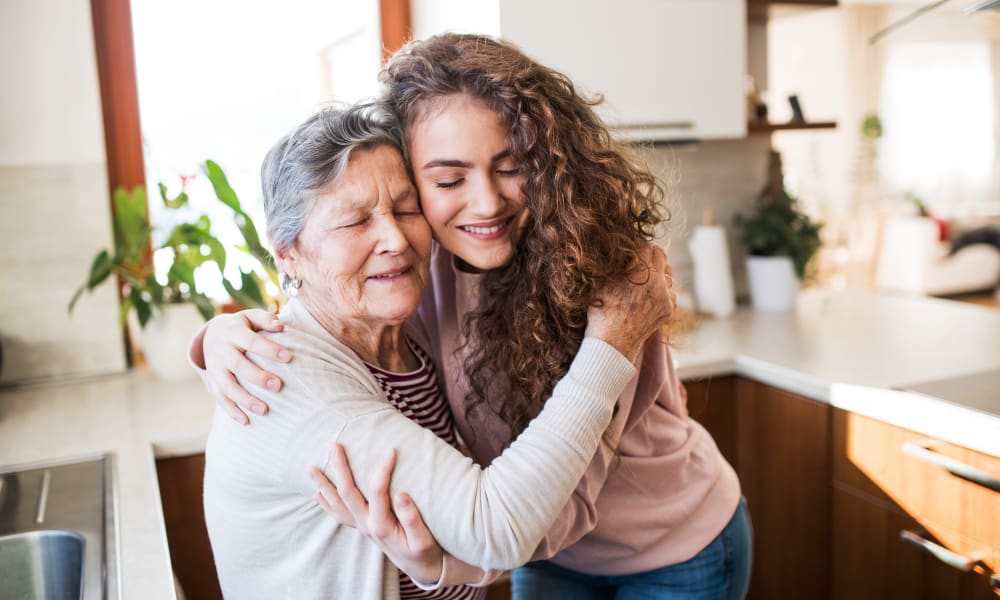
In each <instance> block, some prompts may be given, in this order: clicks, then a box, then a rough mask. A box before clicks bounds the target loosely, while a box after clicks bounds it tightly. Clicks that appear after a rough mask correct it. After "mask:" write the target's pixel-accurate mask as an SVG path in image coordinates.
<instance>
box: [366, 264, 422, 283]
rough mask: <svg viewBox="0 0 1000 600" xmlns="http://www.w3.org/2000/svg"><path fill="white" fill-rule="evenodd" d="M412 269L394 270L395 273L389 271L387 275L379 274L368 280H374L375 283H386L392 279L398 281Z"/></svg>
mask: <svg viewBox="0 0 1000 600" xmlns="http://www.w3.org/2000/svg"><path fill="white" fill-rule="evenodd" d="M412 270H413V269H412V268H411V267H403V268H401V269H396V270H395V271H390V272H388V273H380V274H378V275H372V276H371V277H369V278H368V279H374V280H376V281H386V280H392V279H398V278H400V277H403V276H404V275H409V274H410V271H412Z"/></svg>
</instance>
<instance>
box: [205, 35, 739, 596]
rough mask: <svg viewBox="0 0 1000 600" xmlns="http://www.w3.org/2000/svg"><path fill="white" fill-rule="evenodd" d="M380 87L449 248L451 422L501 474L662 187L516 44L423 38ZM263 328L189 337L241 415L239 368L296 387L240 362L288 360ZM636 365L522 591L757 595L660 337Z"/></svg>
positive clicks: (734, 514)
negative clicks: (505, 457) (250, 357)
mask: <svg viewBox="0 0 1000 600" xmlns="http://www.w3.org/2000/svg"><path fill="white" fill-rule="evenodd" d="M383 81H384V83H385V84H386V86H387V88H386V91H385V100H386V102H387V103H388V104H389V106H390V107H391V108H392V109H393V110H394V111H395V112H396V114H397V115H398V116H399V118H400V120H401V122H402V124H403V127H404V132H405V137H406V143H407V149H408V154H409V160H410V166H411V169H412V173H413V178H414V181H415V183H416V185H417V188H418V191H419V193H420V197H421V205H422V209H423V212H424V215H425V216H426V218H427V220H428V222H429V223H430V225H431V228H432V230H433V232H434V236H435V239H436V241H437V245H436V246H435V248H434V250H433V252H432V256H431V285H430V287H429V289H428V294H426V295H425V297H424V299H423V302H422V304H421V308H420V316H421V320H422V322H423V325H424V327H425V328H426V329H427V331H428V333H429V334H430V335H429V336H430V338H431V345H432V351H433V355H434V358H435V360H436V362H437V364H438V366H439V368H440V369H441V371H442V382H443V385H444V389H445V392H446V395H447V397H448V401H449V403H450V405H451V408H452V412H453V414H454V418H455V421H456V428H457V430H458V432H459V434H460V436H461V437H462V439H463V440H464V441H465V443H466V445H467V447H468V449H469V451H470V453H471V455H472V457H473V458H474V460H476V461H477V462H478V463H479V464H480V465H484V466H485V465H489V464H490V463H491V461H492V460H493V459H494V458H495V457H497V456H499V455H500V453H501V452H502V451H503V449H504V448H505V447H506V446H507V445H508V444H510V442H511V441H512V440H513V439H514V438H516V437H517V435H518V434H519V433H520V432H521V431H522V430H523V429H524V428H525V425H526V424H527V423H528V422H529V421H530V420H531V418H532V417H533V416H535V415H537V414H538V412H539V410H540V409H541V407H542V404H543V403H544V400H545V399H546V398H548V397H549V395H550V393H551V391H552V389H553V388H554V386H555V384H556V383H557V382H558V381H559V379H560V378H561V377H562V376H563V375H564V374H565V373H566V371H567V368H568V366H569V365H570V363H571V361H572V358H573V356H574V355H575V354H576V352H577V351H578V349H579V347H580V344H581V340H582V339H583V332H584V328H585V326H586V315H587V310H588V308H589V307H591V306H592V305H594V304H595V303H596V302H598V294H599V293H600V292H601V291H602V290H604V289H607V287H608V286H610V285H614V284H617V283H621V282H622V281H626V280H627V279H628V278H629V277H630V276H634V274H633V273H631V272H630V271H629V269H628V268H627V265H629V264H632V261H633V260H634V259H635V257H636V256H637V255H638V253H639V252H640V250H641V249H642V248H643V247H644V246H645V245H646V244H647V243H648V241H649V239H650V238H651V236H652V233H653V229H654V228H655V227H656V226H657V225H658V224H660V222H661V221H662V216H661V213H662V209H661V208H660V205H659V201H660V199H661V195H662V194H661V193H660V191H659V189H658V187H657V185H656V183H655V179H654V177H653V176H652V175H651V173H650V172H649V171H648V169H647V168H646V167H645V166H644V165H642V163H641V162H640V161H637V160H635V159H634V158H633V157H632V154H631V153H630V152H629V150H628V149H627V148H624V147H622V146H620V145H618V144H616V143H615V142H614V141H613V140H612V139H611V138H610V136H609V134H608V131H607V129H606V128H605V126H604V125H603V124H602V122H601V121H600V120H599V118H598V117H597V116H596V115H595V113H594V112H593V110H592V109H591V106H590V104H589V103H588V102H587V101H585V100H584V99H582V98H581V97H580V96H579V95H578V94H577V93H576V91H575V89H574V87H573V85H572V83H571V82H570V81H569V80H568V79H567V78H566V77H565V76H563V75H561V74H559V73H557V72H555V71H552V70H551V69H548V68H546V67H544V66H542V65H539V64H538V63H536V62H534V61H532V60H531V59H529V58H528V57H526V56H525V55H524V54H523V53H521V52H520V51H518V50H517V49H516V48H514V47H513V46H511V45H509V44H506V43H504V42H500V41H497V40H493V39H491V38H488V37H484V36H478V35H458V34H448V35H443V36H437V37H434V38H430V39H428V40H426V41H417V42H413V43H411V44H410V45H408V46H407V47H405V48H403V49H402V50H400V51H399V52H398V53H397V54H396V55H395V56H394V57H393V58H392V59H391V60H390V62H389V64H388V65H387V67H386V70H385V72H384V74H383ZM268 322H270V317H266V316H264V315H263V314H262V313H259V312H258V313H251V314H249V315H239V316H235V317H229V318H227V319H217V320H216V321H214V322H213V323H211V324H210V325H209V326H208V328H207V334H206V335H205V337H204V342H202V340H201V339H200V338H197V339H196V340H195V343H194V345H193V349H194V356H193V358H194V359H195V361H196V362H198V361H199V360H201V357H200V356H199V355H200V354H201V350H202V347H203V346H204V349H205V357H206V359H207V360H206V362H207V368H208V381H209V387H210V389H212V390H213V393H214V394H215V396H216V397H217V398H218V399H219V401H220V403H221V404H223V406H225V407H226V408H227V410H230V411H231V413H232V414H234V415H235V416H236V418H238V419H246V417H245V415H243V414H242V413H241V412H240V411H239V410H237V409H236V408H235V406H234V405H233V403H234V402H235V404H238V405H240V406H242V407H244V408H246V409H249V410H251V411H253V412H257V413H258V414H261V413H263V412H264V411H266V407H264V406H263V404H262V403H261V402H260V401H259V400H258V399H256V398H254V397H252V396H250V395H249V394H248V393H247V391H246V390H244V389H242V388H241V387H240V386H239V385H238V384H237V382H236V379H235V376H239V377H240V379H241V380H242V381H250V382H254V383H259V384H260V385H268V386H274V387H280V385H281V383H280V381H278V380H277V378H275V377H274V376H273V375H271V374H268V373H266V372H263V371H261V370H260V369H259V368H257V367H256V366H254V365H253V364H252V363H250V362H249V361H247V360H246V359H245V357H244V356H243V354H242V353H243V352H244V351H249V352H254V353H259V354H261V355H264V356H268V357H275V358H278V359H281V357H282V349H281V348H279V347H276V346H275V345H273V344H271V343H268V342H267V341H265V340H264V339H263V338H262V337H261V336H259V335H258V334H253V333H252V332H251V331H250V326H251V325H254V324H255V325H254V326H256V327H258V328H266V325H267V323H268ZM286 358H287V357H286ZM637 366H638V367H639V373H638V375H637V376H636V378H635V379H634V380H633V381H632V382H631V383H630V385H629V386H628V387H627V388H626V390H625V392H624V393H623V394H622V395H621V396H620V397H619V400H618V413H617V415H616V416H615V418H614V419H613V420H612V423H611V425H610V426H609V428H608V429H607V431H606V432H605V436H604V443H602V444H600V446H599V448H598V450H597V454H596V455H595V457H594V459H593V461H592V462H591V463H590V465H589V466H588V468H587V470H586V472H585V474H584V476H583V479H582V480H581V481H580V483H579V485H578V486H577V489H576V491H575V492H574V494H573V496H572V498H571V500H570V502H569V503H568V504H567V505H566V507H565V508H564V509H563V511H562V513H561V514H560V516H559V518H558V519H557V520H556V522H555V524H554V525H553V526H552V528H551V529H550V530H549V532H548V534H547V535H546V537H545V539H544V540H543V541H542V543H541V544H540V545H539V546H538V548H537V550H536V551H535V554H534V556H533V557H532V558H533V562H531V563H529V564H528V565H527V566H526V567H523V568H521V569H518V570H516V571H515V573H514V594H515V596H516V597H517V598H560V597H566V598H605V597H607V598H610V597H617V598H626V597H634V598H639V597H643V598H651V597H652V598H674V597H676V598H738V597H742V596H743V595H744V594H745V591H746V587H747V583H748V579H749V573H750V555H751V542H750V523H749V516H748V513H747V509H746V505H745V502H744V501H743V500H742V498H741V495H740V488H739V482H738V480H737V478H736V475H735V473H734V471H733V470H732V468H731V467H730V466H729V465H728V464H727V463H726V461H725V460H724V459H723V458H722V456H721V454H720V453H719V451H718V449H717V447H716V446H715V443H714V442H713V440H712V439H711V437H710V436H709V434H708V433H707V432H706V431H705V430H704V429H703V428H702V427H701V426H700V425H699V424H698V423H696V422H695V421H693V420H692V419H690V418H689V416H688V413H687V407H686V396H685V392H684V389H683V387H682V386H681V384H680V382H679V381H678V379H677V377H676V374H675V372H674V368H673V363H672V361H671V358H670V354H669V351H668V348H667V347H666V345H664V344H663V343H660V342H659V341H653V342H650V343H648V344H647V345H646V346H645V348H644V350H643V353H642V356H641V357H640V358H639V359H638V362H637ZM234 374H235V375H234ZM237 413H238V414H237ZM341 483H342V484H343V485H347V484H348V483H349V482H348V481H347V480H346V479H345V478H341ZM349 487H350V486H348V488H349ZM339 491H340V493H341V496H345V495H350V494H353V492H354V491H356V490H352V489H339ZM369 500H371V498H369ZM344 519H345V520H346V516H345V517H344ZM431 531H432V532H433V531H434V529H433V527H432V528H431ZM459 558H462V559H466V557H462V556H459Z"/></svg>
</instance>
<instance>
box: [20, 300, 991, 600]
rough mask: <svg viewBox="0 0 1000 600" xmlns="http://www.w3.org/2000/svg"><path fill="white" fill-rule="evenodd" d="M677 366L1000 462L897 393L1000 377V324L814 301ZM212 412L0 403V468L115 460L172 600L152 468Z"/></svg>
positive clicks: (145, 560) (979, 414)
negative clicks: (746, 381) (967, 378)
mask: <svg viewBox="0 0 1000 600" xmlns="http://www.w3.org/2000/svg"><path fill="white" fill-rule="evenodd" d="M681 344H682V347H681V348H680V349H678V350H677V351H676V352H675V356H676V360H677V364H678V372H679V374H680V375H681V377H682V378H684V379H697V378H704V377H707V376H719V375H731V374H736V375H740V376H743V377H747V378H751V379H754V380H757V381H759V382H763V383H765V384H770V385H773V386H775V387H779V388H782V389H786V390H789V391H791V392H794V393H796V394H800V395H803V396H806V397H808V398H811V399H814V400H818V401H821V402H826V403H830V404H833V405H834V406H837V407H840V408H843V409H845V410H848V411H852V412H860V413H862V414H866V415H868V416H872V417H875V418H877V419H881V420H885V421H887V422H889V423H892V424H894V425H898V426H901V427H905V428H907V429H911V430H914V431H919V432H922V433H926V434H927V435H934V436H936V437H940V438H941V439H944V440H948V441H954V442H956V443H959V444H962V445H964V446H967V447H970V448H973V449H976V450H978V451H981V452H984V453H987V454H990V455H992V456H997V457H1000V398H998V399H997V404H996V405H994V406H993V408H992V409H990V408H989V407H987V408H986V409H985V410H984V409H983V408H982V406H979V407H977V408H969V407H966V406H962V405H961V404H960V403H956V402H953V401H951V400H949V399H939V398H935V397H932V396H927V395H923V394H917V393H913V392H906V391H899V389H902V388H908V387H909V386H911V385H912V384H919V383H921V382H928V381H935V380H946V379H951V378H955V377H959V376H963V375H969V374H973V373H979V372H988V371H994V370H1000V311H994V310H991V309H987V308H983V307H977V306H972V305H966V304H959V303H954V302H948V301H942V300H935V299H925V298H904V297H892V296H884V295H879V294H875V293H871V292H853V291H852V292H831V291H826V290H806V291H804V292H803V293H802V294H801V296H800V299H799V302H798V305H797V307H796V310H795V311H794V312H790V313H785V314H766V313H757V312H754V311H752V310H750V309H749V308H741V309H740V310H739V311H737V313H736V314H735V315H734V316H733V317H732V318H730V319H726V320H717V321H716V320H705V321H703V322H702V323H701V324H700V325H699V326H698V328H697V329H696V330H695V331H694V333H692V334H691V336H690V337H688V338H687V339H685V340H683V341H682V342H681ZM213 414H214V404H213V403H212V401H211V399H210V398H209V396H208V394H207V393H206V392H205V391H204V389H203V388H202V386H201V384H200V382H199V381H197V380H193V381H190V382H184V383H166V382H160V381H156V380H154V379H153V378H152V377H150V376H149V375H148V374H146V373H144V372H133V373H129V374H126V375H118V376H108V377H101V378H95V379H90V380H81V381H74V382H65V383H58V384H47V385H35V386H30V387H23V388H15V389H7V390H4V391H2V392H0V465H2V466H10V465H17V464H24V463H35V462H44V461H57V460H62V459H66V458H71V457H75V456H83V455H89V454H94V453H98V452H112V453H114V454H115V456H116V460H117V469H118V473H117V475H118V477H117V480H118V481H117V484H118V503H119V527H118V531H119V540H120V558H119V565H120V573H121V595H122V597H123V598H139V597H141V598H149V599H163V600H168V599H173V598H174V584H173V578H172V576H171V567H170V555H169V552H168V547H167V541H166V530H165V527H164V520H163V512H162V509H161V504H160V493H159V486H158V482H157V470H156V459H157V458H164V457H170V456H184V455H189V454H199V453H201V452H203V451H204V448H205V440H206V438H207V434H208V431H209V428H210V426H211V420H212V416H213Z"/></svg>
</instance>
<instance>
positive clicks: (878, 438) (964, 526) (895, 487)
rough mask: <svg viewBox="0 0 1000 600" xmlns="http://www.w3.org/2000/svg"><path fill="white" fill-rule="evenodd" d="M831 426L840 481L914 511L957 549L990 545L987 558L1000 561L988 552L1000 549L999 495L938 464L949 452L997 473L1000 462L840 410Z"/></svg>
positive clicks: (977, 467) (892, 506)
mask: <svg viewBox="0 0 1000 600" xmlns="http://www.w3.org/2000/svg"><path fill="white" fill-rule="evenodd" d="M833 430H834V431H833V434H834V442H833V443H834V464H833V478H834V481H835V482H837V485H841V486H846V487H847V488H848V489H852V488H853V489H854V490H857V491H858V492H860V493H862V494H864V495H866V496H868V497H869V498H870V499H872V501H875V502H878V503H881V504H883V505H885V506H886V507H888V508H890V509H894V510H897V511H900V512H903V513H905V514H907V515H910V516H911V517H912V518H913V519H915V520H916V521H917V522H918V523H919V524H920V525H921V526H922V527H923V528H924V529H926V531H927V532H929V533H930V534H931V535H932V536H934V537H935V538H937V539H938V540H940V541H941V542H942V543H943V544H944V545H946V546H947V547H948V548H949V549H951V550H953V551H955V552H959V553H969V552H971V553H976V554H979V555H983V554H984V550H983V549H984V548H985V549H986V551H985V555H984V556H983V559H984V561H985V562H987V563H993V565H992V566H994V568H996V567H997V566H1000V565H996V560H995V558H996V557H995V555H994V553H993V552H992V551H991V550H990V549H993V550H997V549H1000V493H998V492H995V491H993V490H991V489H988V488H986V487H983V486H982V485H979V484H977V483H972V482H970V481H967V480H965V479H962V478H960V477H957V476H955V475H953V474H952V473H950V472H949V471H948V470H946V469H945V468H942V467H941V466H939V465H938V464H933V461H934V459H936V458H937V457H944V458H947V459H950V460H951V461H955V463H956V464H961V465H965V466H967V467H969V468H970V469H974V470H978V471H980V472H982V473H985V474H987V475H989V476H992V477H995V478H1000V459H996V458H994V457H990V456H986V455H984V454H980V453H977V452H974V451H972V450H968V449H965V448H962V447H960V446H956V445H954V444H949V443H945V442H940V441H935V440H930V439H928V438H927V436H923V435H920V434H917V433H914V432H912V431H907V430H905V429H901V428H899V427H895V426H893V425H888V424H886V423H882V422H881V421H876V420H874V419H870V418H868V417H864V416H861V415H857V414H853V413H847V412H844V411H840V410H837V411H835V414H834V425H833ZM904 448H905V449H904ZM923 448H926V449H928V450H930V452H927V451H925V450H922V449H923ZM915 454H916V455H919V456H915ZM929 461H932V462H929Z"/></svg>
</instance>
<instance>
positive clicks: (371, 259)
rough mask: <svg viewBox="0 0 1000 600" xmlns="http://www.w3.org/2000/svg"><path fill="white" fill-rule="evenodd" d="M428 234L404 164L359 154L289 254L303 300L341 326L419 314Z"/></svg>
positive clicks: (322, 197)
mask: <svg viewBox="0 0 1000 600" xmlns="http://www.w3.org/2000/svg"><path fill="white" fill-rule="evenodd" d="M430 249H431V230H430V227H429V226H428V225H427V221H426V220H424V217H423V214H421V212H420V204H419V201H418V197H417V191H416V189H415V188H414V187H413V185H412V184H411V183H410V178H409V176H408V175H407V172H406V167H405V166H404V164H403V158H402V157H401V156H400V154H399V152H397V151H396V150H395V149H393V148H391V147H388V146H382V147H378V148H375V149H372V150H355V151H354V153H353V154H352V155H351V159H350V162H349V163H348V166H347V171H346V172H345V173H344V174H343V175H342V176H341V177H340V179H339V180H338V181H336V182H335V183H334V184H332V185H329V186H327V187H326V188H323V189H321V190H319V191H318V192H317V195H316V200H315V204H314V205H313V208H312V211H310V213H309V216H308V217H307V219H306V223H305V226H304V227H303V229H302V232H301V233H300V234H299V237H298V239H297V240H296V243H295V247H294V248H293V249H292V250H291V251H290V252H289V253H288V254H289V258H290V263H289V264H290V266H291V267H292V268H291V269H290V272H292V273H294V274H295V275H296V276H298V277H299V278H301V279H302V280H303V286H302V289H301V290H300V292H299V294H300V296H308V297H309V298H311V299H313V300H315V305H317V306H321V307H322V309H323V310H322V312H324V313H326V314H328V315H330V316H332V317H334V318H338V319H353V320H356V319H360V320H364V321H370V322H372V323H373V324H378V323H397V322H401V321H402V320H404V319H405V318H406V317H407V316H409V315H410V314H411V313H412V312H413V311H415V310H416V309H417V306H418V305H419V303H420V296H421V293H422V291H423V288H424V284H425V283H426V281H427V278H428V277H427V275H428V261H429V257H430Z"/></svg>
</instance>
